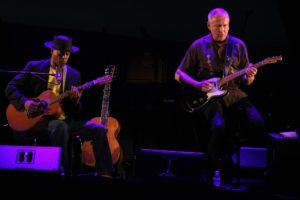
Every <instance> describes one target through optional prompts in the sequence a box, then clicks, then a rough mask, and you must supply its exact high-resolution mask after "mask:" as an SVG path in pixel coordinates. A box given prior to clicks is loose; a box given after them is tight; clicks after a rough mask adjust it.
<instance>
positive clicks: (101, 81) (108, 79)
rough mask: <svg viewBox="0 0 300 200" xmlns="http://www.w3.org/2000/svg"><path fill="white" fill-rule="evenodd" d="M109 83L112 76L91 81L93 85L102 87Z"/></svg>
mask: <svg viewBox="0 0 300 200" xmlns="http://www.w3.org/2000/svg"><path fill="white" fill-rule="evenodd" d="M111 81H112V76H110V75H105V76H102V77H99V78H97V79H96V80H94V81H93V83H94V84H97V85H103V84H106V83H110V82H111Z"/></svg>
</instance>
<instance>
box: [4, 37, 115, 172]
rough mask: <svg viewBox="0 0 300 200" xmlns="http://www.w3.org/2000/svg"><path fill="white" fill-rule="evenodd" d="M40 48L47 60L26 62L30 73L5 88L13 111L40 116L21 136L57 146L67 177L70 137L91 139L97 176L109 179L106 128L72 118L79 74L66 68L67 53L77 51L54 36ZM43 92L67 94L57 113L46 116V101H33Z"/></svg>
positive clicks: (110, 166)
mask: <svg viewBox="0 0 300 200" xmlns="http://www.w3.org/2000/svg"><path fill="white" fill-rule="evenodd" d="M44 45H45V46H46V47H48V48H50V49H51V58H50V59H44V60H40V61H29V62H28V63H27V65H26V66H25V68H24V69H23V70H24V71H28V72H30V73H22V74H18V75H17V76H15V77H14V78H13V79H12V80H11V81H10V82H9V83H8V85H7V87H6V89H5V93H6V96H7V98H8V99H9V101H10V103H11V104H12V105H13V106H14V108H15V109H16V110H18V111H25V112H26V113H27V115H28V117H29V118H30V117H33V118H34V117H35V116H34V114H36V113H39V114H41V113H42V114H43V115H44V116H43V118H42V120H39V121H38V123H36V124H35V125H34V126H33V127H32V128H30V130H26V131H25V135H29V136H34V137H36V136H40V135H42V136H47V137H49V139H50V141H51V144H52V145H53V146H59V147H61V166H62V167H63V169H64V172H65V173H68V174H69V172H70V171H71V169H70V168H71V166H70V164H69V163H70V161H69V159H68V158H69V154H68V143H69V139H70V136H75V134H76V135H80V137H81V139H83V140H92V143H93V148H94V154H95V158H96V166H95V168H96V171H97V172H98V173H97V174H100V175H102V176H106V177H107V176H110V175H111V173H112V172H113V164H112V158H111V153H110V149H109V144H108V140H107V136H106V132H107V130H106V128H105V127H104V126H103V125H101V124H97V123H95V122H92V121H83V120H78V119H76V115H77V114H78V113H79V110H80V108H81V106H80V105H81V104H80V97H81V94H82V91H79V90H78V89H77V88H76V86H79V85H80V84H81V75H80V72H78V71H77V70H76V69H74V68H72V67H70V66H68V65H67V62H68V59H69V57H70V54H71V53H73V52H77V51H79V48H78V47H76V46H73V45H72V39H71V38H70V37H67V36H64V35H59V36H54V38H53V41H49V42H45V43H44ZM34 72H35V73H45V74H48V73H49V75H47V76H43V75H37V74H33V73H34ZM54 74H55V76H53V75H54ZM45 91H47V92H48V91H49V92H50V91H51V92H50V94H54V95H55V96H57V95H59V94H62V93H64V92H65V91H68V92H69V93H68V94H69V95H67V97H66V98H63V99H62V100H61V101H60V106H59V108H58V109H57V111H58V112H56V113H55V114H51V115H50V114H49V115H47V114H48V113H47V112H48V109H47V108H48V105H47V102H46V101H43V100H41V101H34V100H33V99H34V98H36V97H39V95H40V96H42V95H41V94H44V92H45ZM42 99H43V98H42ZM16 134H19V132H16Z"/></svg>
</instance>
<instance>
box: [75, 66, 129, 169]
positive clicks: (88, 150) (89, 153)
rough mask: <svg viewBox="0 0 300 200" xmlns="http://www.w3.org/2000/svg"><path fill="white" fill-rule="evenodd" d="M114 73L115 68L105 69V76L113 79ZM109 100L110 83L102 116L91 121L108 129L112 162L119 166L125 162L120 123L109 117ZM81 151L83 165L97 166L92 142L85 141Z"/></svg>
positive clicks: (104, 94)
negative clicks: (119, 136) (119, 137)
mask: <svg viewBox="0 0 300 200" xmlns="http://www.w3.org/2000/svg"><path fill="white" fill-rule="evenodd" d="M114 73H115V66H113V65H108V66H107V67H106V69H105V74H106V75H108V74H109V75H110V76H111V77H113V76H114ZM109 98H110V83H106V84H105V86H104V90H103V100H102V107H101V116H100V117H94V118H93V119H91V121H93V122H96V123H98V124H102V125H104V126H105V127H106V128H107V140H108V144H109V149H110V152H111V157H112V162H113V164H117V163H120V162H121V161H122V160H123V156H122V155H123V153H122V149H121V148H120V145H119V142H118V140H117V137H118V134H119V132H120V129H121V128H120V124H119V122H118V121H117V120H116V119H115V118H113V117H109ZM81 149H82V163H84V164H85V165H87V166H90V167H94V166H95V164H96V159H95V155H94V151H93V146H92V143H91V141H84V142H83V144H82V148H81Z"/></svg>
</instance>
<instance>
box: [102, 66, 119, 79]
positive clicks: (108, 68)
mask: <svg viewBox="0 0 300 200" xmlns="http://www.w3.org/2000/svg"><path fill="white" fill-rule="evenodd" d="M115 72H116V66H114V65H107V66H106V68H105V75H108V76H111V77H112V78H113V77H114V76H115Z"/></svg>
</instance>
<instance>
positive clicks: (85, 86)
mask: <svg viewBox="0 0 300 200" xmlns="http://www.w3.org/2000/svg"><path fill="white" fill-rule="evenodd" d="M96 84H98V82H97V81H96V80H92V81H89V82H87V83H85V84H83V85H81V86H78V87H77V89H78V90H79V91H82V90H85V89H87V88H90V87H92V86H94V85H96ZM70 94H71V91H70V90H68V91H66V92H64V93H62V94H60V95H58V96H56V97H54V98H53V99H51V100H50V102H49V104H53V103H56V102H60V101H62V100H63V99H64V98H66V97H68V96H69V95H70Z"/></svg>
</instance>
